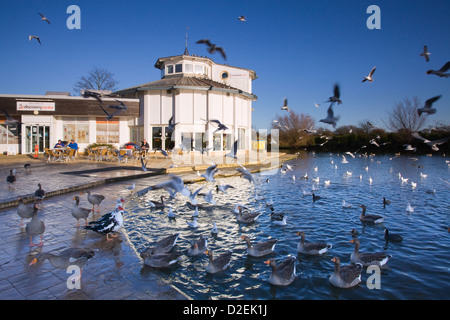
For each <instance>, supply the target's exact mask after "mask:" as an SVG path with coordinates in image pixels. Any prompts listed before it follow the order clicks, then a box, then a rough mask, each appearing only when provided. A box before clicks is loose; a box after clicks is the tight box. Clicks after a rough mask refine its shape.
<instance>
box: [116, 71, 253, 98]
mask: <svg viewBox="0 0 450 320" xmlns="http://www.w3.org/2000/svg"><path fill="white" fill-rule="evenodd" d="M191 88H197V89H199V88H202V89H204V90H216V91H227V92H231V93H239V94H243V95H245V96H247V97H249V98H251V99H256V96H255V95H253V94H251V93H247V92H244V91H242V90H240V89H237V88H234V87H231V86H228V85H226V84H223V83H220V82H217V81H213V80H211V79H206V78H197V77H186V76H170V77H165V78H163V79H161V80H156V81H152V82H148V83H144V84H141V85H138V86H134V87H130V88H127V89H123V90H119V91H117V93H118V94H126V93H131V92H136V91H146V90H169V89H191Z"/></svg>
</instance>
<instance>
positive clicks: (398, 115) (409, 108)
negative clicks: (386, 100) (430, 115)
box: [383, 97, 427, 141]
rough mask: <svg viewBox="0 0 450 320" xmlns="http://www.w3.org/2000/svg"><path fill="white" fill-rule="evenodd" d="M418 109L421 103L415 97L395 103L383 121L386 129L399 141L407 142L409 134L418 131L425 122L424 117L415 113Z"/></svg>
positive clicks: (409, 137)
mask: <svg viewBox="0 0 450 320" xmlns="http://www.w3.org/2000/svg"><path fill="white" fill-rule="evenodd" d="M420 107H421V103H420V101H419V99H418V98H417V97H414V98H412V100H410V99H408V98H405V99H404V100H403V101H401V102H397V103H396V104H395V105H394V108H393V109H392V111H391V112H388V118H387V119H386V120H385V121H383V122H384V124H385V126H386V128H388V129H389V130H391V131H392V132H396V133H397V134H398V136H399V138H400V140H401V141H409V140H410V139H411V133H412V132H416V131H420V130H421V128H423V127H424V126H425V124H426V121H427V118H426V117H420V116H419V114H418V113H417V109H418V108H420Z"/></svg>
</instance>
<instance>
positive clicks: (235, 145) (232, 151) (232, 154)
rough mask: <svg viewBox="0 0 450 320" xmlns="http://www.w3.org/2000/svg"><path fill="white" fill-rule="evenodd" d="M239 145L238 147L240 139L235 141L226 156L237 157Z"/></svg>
mask: <svg viewBox="0 0 450 320" xmlns="http://www.w3.org/2000/svg"><path fill="white" fill-rule="evenodd" d="M237 147H238V140H236V141H235V142H234V143H233V146H232V147H231V151H230V152H229V153H227V154H226V155H225V157H230V158H233V159H237Z"/></svg>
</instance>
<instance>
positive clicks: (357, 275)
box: [11, 155, 435, 288]
mask: <svg viewBox="0 0 450 320" xmlns="http://www.w3.org/2000/svg"><path fill="white" fill-rule="evenodd" d="M361 156H362V155H361ZM343 159H345V156H343ZM342 163H343V164H346V163H348V161H342ZM331 164H332V165H333V160H332V161H331ZM26 169H27V170H30V168H29V165H28V166H26ZM235 170H236V171H237V172H238V174H239V175H240V177H241V178H243V179H246V180H247V181H248V184H249V185H250V186H251V187H254V188H255V189H254V190H255V191H254V197H255V200H261V201H263V200H264V197H263V196H260V195H258V193H257V191H256V187H257V180H256V179H255V177H254V174H253V173H252V172H251V171H250V170H249V169H247V168H245V167H244V166H242V165H239V166H238V167H236V169H235ZM293 170H294V169H293V167H292V165H289V164H287V163H285V164H283V165H282V167H281V170H280V175H282V176H283V175H286V173H288V172H290V171H293ZM366 170H368V168H366ZM314 171H316V172H317V167H316V168H314ZM218 172H219V168H218V165H217V164H212V165H210V166H209V167H208V168H207V169H206V171H205V172H204V173H200V172H197V174H198V176H199V177H201V178H204V181H205V184H204V185H203V186H200V187H198V188H196V190H195V191H194V190H191V189H190V188H188V187H187V185H186V184H185V183H184V182H183V180H182V179H181V177H179V176H177V175H175V174H168V179H167V180H165V181H163V182H160V183H158V184H155V185H152V186H149V187H146V188H144V189H142V190H139V191H137V192H135V184H133V186H131V187H128V188H126V190H127V191H131V193H130V195H129V198H131V197H132V196H137V197H138V198H141V197H143V196H144V195H146V194H147V193H149V192H153V191H156V190H164V191H166V192H167V196H166V195H161V196H160V201H156V200H151V201H148V202H146V203H148V204H149V206H150V209H165V208H168V215H167V218H169V219H176V215H175V213H174V212H173V210H172V206H171V204H170V203H168V202H165V200H164V199H165V198H166V197H167V198H169V199H174V198H175V197H177V196H180V197H184V198H185V199H186V201H187V202H186V205H187V206H188V207H189V208H190V209H191V210H193V213H192V220H190V221H188V220H187V221H186V228H192V229H196V228H198V222H197V219H198V217H199V208H200V209H203V208H205V205H204V204H202V203H200V201H199V197H203V199H204V201H205V202H206V203H209V204H210V205H211V206H212V207H214V205H216V203H217V202H216V200H215V199H214V193H213V192H215V193H216V194H217V193H224V194H226V193H227V191H228V190H229V189H235V187H234V186H232V185H229V184H222V183H221V182H218V181H217V180H216V177H215V176H216V174H217V173H218ZM12 173H13V172H12V170H11V174H12ZM346 175H347V176H351V175H352V173H351V172H349V171H347V172H346ZM360 177H361V176H360ZM398 177H399V180H400V181H401V184H402V185H403V184H406V183H408V179H407V178H405V177H403V176H402V175H401V174H400V173H399V174H398ZM421 177H424V178H426V175H424V174H422V173H421ZM290 179H292V180H295V179H299V180H305V181H307V180H309V179H311V181H312V183H313V187H312V189H311V191H308V192H306V191H304V190H303V195H304V196H312V201H313V202H317V201H320V200H321V197H320V196H317V195H315V194H314V191H316V190H318V189H316V188H315V187H314V186H315V185H318V183H319V181H320V180H319V178H318V177H317V178H312V177H311V178H310V177H309V176H308V175H307V174H305V175H303V176H301V177H299V178H296V177H295V176H294V175H292V176H291V178H290ZM211 183H212V184H213V185H214V187H212V188H211V189H210V190H209V191H207V192H203V193H202V192H201V191H202V190H203V189H205V188H206V187H207V186H208V184H211ZM265 183H270V180H269V179H268V178H267V179H266V180H265ZM324 184H325V185H329V180H326V181H325V182H324ZM416 186H417V183H414V184H413V183H412V184H411V187H412V188H415V187H416ZM432 192H435V190H433V191H432ZM34 195H35V202H34V203H32V204H25V203H24V201H23V199H22V198H21V197H18V201H19V205H18V207H17V214H18V216H19V217H20V219H21V222H20V224H19V225H20V226H23V224H24V222H23V221H24V219H31V220H30V221H29V222H28V223H27V224H26V225H25V231H26V233H27V235H28V236H29V239H30V244H29V246H30V247H33V246H39V247H42V246H43V235H44V232H45V223H44V221H42V220H40V219H39V218H38V211H39V209H40V206H41V205H42V201H43V200H44V199H45V195H46V193H45V191H44V190H43V188H42V185H41V184H38V188H37V190H36V191H35V194H34ZM83 195H86V200H87V201H88V202H89V203H90V204H91V205H92V207H91V208H84V207H82V206H81V205H80V196H83ZM105 198H106V197H105V196H104V195H101V194H94V193H92V192H91V191H89V190H87V191H83V192H81V194H80V195H79V196H78V195H77V196H74V197H73V200H74V203H73V206H72V209H71V215H72V216H73V218H74V219H76V221H77V224H76V226H75V227H77V228H84V229H86V230H90V231H93V232H96V233H99V234H102V235H104V236H105V239H106V241H111V240H112V239H113V238H115V237H117V233H118V232H119V231H120V229H121V228H122V226H123V224H124V214H125V212H126V211H125V209H124V208H125V202H126V200H125V199H124V197H119V198H118V199H117V202H116V207H115V208H114V209H113V210H112V211H110V212H108V213H106V214H103V215H102V216H101V217H100V218H99V219H96V220H92V221H88V219H89V216H90V214H91V213H100V205H101V203H102V202H103V201H104V200H105ZM380 202H381V201H380ZM390 203H391V202H390V200H388V199H386V198H383V200H382V205H383V207H386V206H387V205H389V204H390ZM265 205H266V206H267V207H269V208H270V211H271V213H270V218H271V221H272V223H273V224H274V225H280V226H283V225H286V223H287V219H286V218H287V214H284V213H281V212H276V211H275V210H274V203H273V201H270V200H267V201H265ZM351 207H352V204H349V203H346V202H345V200H344V201H343V202H342V208H343V209H347V208H351ZM359 207H360V208H361V214H360V216H359V220H360V221H361V223H362V224H363V225H380V224H381V223H383V222H384V221H385V217H383V216H381V215H376V214H367V213H366V206H365V205H359ZM231 211H233V212H234V213H235V219H236V222H237V223H238V224H239V225H251V224H254V223H256V222H257V221H258V218H259V217H260V216H261V214H262V212H256V211H258V210H255V211H252V210H251V209H249V208H248V207H246V206H244V205H241V204H236V205H235V207H234V209H233V208H231V207H230V212H231ZM406 211H408V212H409V213H412V212H413V211H414V209H413V208H412V206H411V205H410V204H408V206H407V208H406ZM80 220H84V221H85V222H84V225H83V226H81V225H80ZM210 232H211V235H212V236H215V235H217V234H218V233H219V232H220V230H219V229H218V228H217V226H216V224H215V223H213V226H212V228H211V231H210ZM351 234H352V236H353V239H352V240H351V241H350V242H351V243H353V244H354V251H353V252H352V253H351V255H350V262H351V263H350V264H347V265H341V258H339V257H337V256H334V257H333V258H332V259H331V260H332V261H333V263H334V272H333V273H332V274H331V275H330V277H329V282H330V284H331V285H333V286H335V287H339V288H351V287H355V286H357V285H359V284H360V283H361V273H362V271H363V270H364V268H367V267H368V266H371V265H376V266H378V267H380V268H382V267H384V266H385V265H386V264H387V263H388V261H389V259H390V258H391V257H392V256H391V255H389V254H386V253H385V252H377V251H375V252H360V245H361V243H360V240H359V239H358V232H357V231H356V230H355V229H353V230H352V231H351ZM297 235H298V236H299V240H298V244H297V247H296V251H297V254H299V255H307V256H324V255H325V254H326V253H327V252H329V251H330V250H332V248H333V245H332V244H331V243H328V242H325V241H323V242H320V241H318V242H308V241H306V238H307V236H306V234H305V232H304V231H299V232H298V233H297ZM34 237H40V243H38V244H35V243H34V242H33V238H34ZM179 237H180V233H174V234H170V235H168V236H161V237H160V239H158V240H157V241H156V242H154V243H152V244H151V245H150V246H148V247H147V248H146V249H144V250H143V251H141V252H140V257H141V258H142V261H143V263H144V264H145V265H147V266H150V267H152V268H157V269H160V268H164V269H167V268H171V266H173V265H174V264H176V263H177V262H178V261H180V260H181V259H182V258H183V255H182V253H181V252H180V251H179V250H176V249H174V248H175V246H176V244H177V241H178V240H179ZM240 237H241V238H242V241H243V242H245V243H246V245H247V250H246V253H247V255H248V256H251V257H256V258H263V257H266V256H268V259H265V260H264V263H265V264H267V265H268V266H270V268H271V270H272V272H271V274H270V276H269V279H268V281H269V282H270V284H272V285H274V286H288V285H290V284H291V283H292V282H293V281H294V280H295V279H296V278H297V273H296V262H297V261H298V259H297V258H296V257H295V256H294V255H291V254H290V255H288V256H287V257H286V258H284V260H282V261H280V262H279V263H277V260H276V259H274V258H273V257H271V256H272V255H273V254H274V253H275V247H276V245H277V243H279V241H280V240H279V239H274V238H268V239H266V240H263V241H259V242H254V241H253V240H252V239H251V236H248V235H242V236H240ZM384 239H385V240H386V241H389V242H401V241H402V240H403V238H402V236H401V235H398V234H393V233H391V232H389V230H388V229H384ZM186 254H187V256H201V255H206V256H207V257H208V261H209V262H208V265H207V266H206V268H205V271H206V272H207V273H209V274H216V273H219V272H224V271H226V270H227V269H228V268H229V266H230V263H231V261H232V256H233V251H232V250H225V251H224V252H220V253H219V254H217V255H214V250H212V249H211V248H209V247H208V236H205V235H200V236H199V237H198V239H197V240H195V241H192V243H191V245H190V246H189V248H187V251H186ZM94 255H95V251H94V250H91V249H86V248H69V249H67V250H64V251H62V252H61V253H60V254H53V253H51V252H47V253H39V254H37V255H36V258H35V259H33V261H32V262H31V263H30V265H33V264H35V263H37V262H38V261H43V260H45V259H48V260H49V262H50V263H51V264H52V265H53V266H55V267H58V268H60V267H62V266H68V265H69V264H74V263H73V262H74V261H75V263H76V264H77V265H79V266H80V267H83V266H84V265H85V264H86V263H87V262H88V260H89V259H90V258H92V257H93V256H94ZM325 256H327V255H325Z"/></svg>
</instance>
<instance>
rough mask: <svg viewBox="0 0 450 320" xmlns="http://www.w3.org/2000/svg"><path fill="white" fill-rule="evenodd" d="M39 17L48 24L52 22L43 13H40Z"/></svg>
mask: <svg viewBox="0 0 450 320" xmlns="http://www.w3.org/2000/svg"><path fill="white" fill-rule="evenodd" d="M39 15H40V16H41V20H42V21H47V23H48V24H50V20H48V19H47V18H46V17H45V16H44V15H43V14H42V13H40V12H39Z"/></svg>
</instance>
